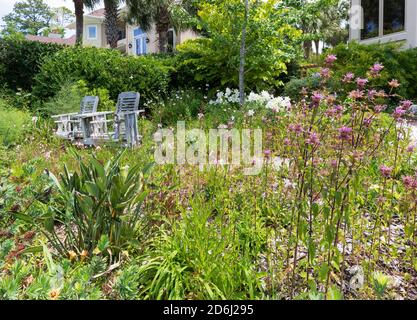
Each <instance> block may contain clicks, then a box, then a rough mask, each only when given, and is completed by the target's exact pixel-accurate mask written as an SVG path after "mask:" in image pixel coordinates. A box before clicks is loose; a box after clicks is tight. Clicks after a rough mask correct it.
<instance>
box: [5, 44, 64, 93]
mask: <svg viewBox="0 0 417 320" xmlns="http://www.w3.org/2000/svg"><path fill="white" fill-rule="evenodd" d="M62 48H63V46H61V45H57V44H45V43H40V42H36V41H26V40H4V39H3V40H0V83H4V84H6V86H7V87H8V88H9V89H12V90H17V89H18V88H21V89H23V90H30V89H31V88H32V85H33V83H34V82H33V78H34V76H35V75H36V74H37V73H38V72H39V69H40V66H41V64H42V62H43V60H44V58H45V57H47V56H50V55H52V54H53V53H55V52H57V51H59V50H62Z"/></svg>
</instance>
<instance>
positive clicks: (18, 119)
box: [0, 100, 31, 146]
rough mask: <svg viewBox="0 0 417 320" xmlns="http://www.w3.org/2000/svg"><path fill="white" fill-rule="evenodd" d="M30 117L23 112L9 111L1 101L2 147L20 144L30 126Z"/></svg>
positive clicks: (0, 136)
mask: <svg viewBox="0 0 417 320" xmlns="http://www.w3.org/2000/svg"><path fill="white" fill-rule="evenodd" d="M30 120H31V118H30V115H29V114H28V113H27V112H25V111H21V110H16V109H7V108H5V106H4V105H3V102H2V101H1V100H0V145H1V144H3V145H5V146H11V145H13V144H17V143H19V142H20V141H21V140H22V139H23V138H24V134H25V132H26V130H27V128H28V126H29V125H30Z"/></svg>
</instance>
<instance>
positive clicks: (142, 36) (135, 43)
mask: <svg viewBox="0 0 417 320" xmlns="http://www.w3.org/2000/svg"><path fill="white" fill-rule="evenodd" d="M135 30H136V29H134V30H133V50H134V54H135V56H143V55H147V54H148V50H149V47H148V45H147V39H148V35H147V33H146V32H145V33H142V34H140V35H138V36H135V35H134V32H135ZM137 40H141V41H140V47H139V48H140V49H142V50H140V51H141V52H142V53H138V49H139V48H138V45H137V44H138V42H137ZM143 40H145V42H146V48H145V49H146V50H144V48H143V47H142V44H143Z"/></svg>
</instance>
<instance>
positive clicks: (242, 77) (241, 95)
mask: <svg viewBox="0 0 417 320" xmlns="http://www.w3.org/2000/svg"><path fill="white" fill-rule="evenodd" d="M244 1H245V15H244V18H243V25H242V40H241V41H242V42H241V46H240V64H239V102H240V106H243V105H244V104H245V60H246V59H245V58H246V28H247V25H248V16H249V0H244Z"/></svg>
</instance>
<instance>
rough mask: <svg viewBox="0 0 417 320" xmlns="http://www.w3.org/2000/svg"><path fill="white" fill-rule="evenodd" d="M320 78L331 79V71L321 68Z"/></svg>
mask: <svg viewBox="0 0 417 320" xmlns="http://www.w3.org/2000/svg"><path fill="white" fill-rule="evenodd" d="M320 76H321V77H322V78H330V69H329V68H321V69H320Z"/></svg>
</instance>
